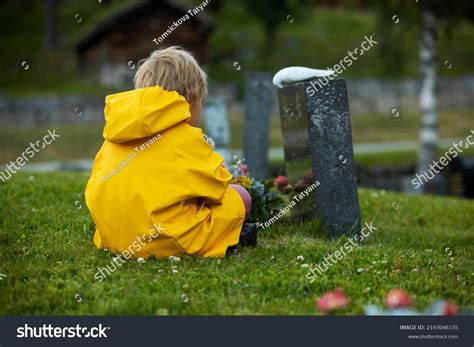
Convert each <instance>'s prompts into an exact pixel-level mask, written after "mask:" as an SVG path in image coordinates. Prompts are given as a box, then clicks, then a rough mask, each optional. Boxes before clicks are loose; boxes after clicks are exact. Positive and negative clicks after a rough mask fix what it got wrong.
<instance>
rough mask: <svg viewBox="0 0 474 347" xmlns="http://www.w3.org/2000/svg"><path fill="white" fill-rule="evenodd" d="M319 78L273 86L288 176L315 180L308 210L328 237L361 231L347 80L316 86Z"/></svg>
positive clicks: (291, 178)
mask: <svg viewBox="0 0 474 347" xmlns="http://www.w3.org/2000/svg"><path fill="white" fill-rule="evenodd" d="M318 81H319V79H317V78H316V79H313V80H312V81H306V82H299V83H298V82H297V83H291V84H286V85H282V86H281V88H279V90H278V96H279V103H280V116H281V126H282V132H283V141H284V152H285V162H286V172H287V176H288V179H289V180H290V183H292V184H295V181H298V180H301V179H302V178H303V177H305V176H307V172H308V170H309V171H310V172H312V176H313V180H314V181H315V182H319V186H318V187H317V189H316V190H315V191H314V192H312V193H311V194H312V198H313V201H314V207H313V208H314V210H313V213H314V214H315V215H316V216H318V217H321V218H322V219H323V220H324V222H325V224H326V226H327V228H328V232H329V234H330V236H339V235H341V234H354V233H360V212H359V200H358V196H357V177H356V169H355V162H354V151H353V145H352V133H351V125H350V116H349V103H348V98H347V90H346V81H345V80H344V79H334V80H329V79H326V81H327V84H326V85H325V86H324V87H322V88H316V87H315V86H316V85H317V82H318ZM321 81H322V79H321ZM321 85H322V84H321Z"/></svg>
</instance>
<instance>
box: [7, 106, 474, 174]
mask: <svg viewBox="0 0 474 347" xmlns="http://www.w3.org/2000/svg"><path fill="white" fill-rule="evenodd" d="M229 122H230V129H232V134H231V144H230V147H231V149H234V150H235V149H242V148H243V131H244V124H243V115H242V114H238V113H231V114H230V117H229ZM351 123H352V133H353V140H354V143H355V144H357V143H379V142H399V141H417V140H418V134H419V125H420V120H419V114H415V113H408V112H407V113H402V117H401V118H400V119H390V118H389V112H388V110H387V114H386V115H383V114H370V115H363V114H361V115H355V116H352V117H351ZM201 127H202V128H203V129H205V126H204V124H201ZM50 128H51V126H43V127H32V128H3V129H1V130H0V134H1V135H2V136H0V164H1V163H8V162H9V161H10V160H14V159H15V158H16V157H18V155H19V154H21V153H22V152H23V151H24V150H25V148H26V147H27V146H28V145H29V142H30V141H32V140H36V139H39V138H42V137H43V136H44V134H45V133H47V130H48V129H50ZM102 129H103V125H102V124H100V125H99V124H96V125H95V124H94V125H91V124H84V125H80V124H79V125H72V124H71V125H61V126H59V129H58V134H61V135H62V138H60V139H58V143H57V144H55V145H54V146H49V147H47V148H46V149H45V150H43V151H41V152H40V153H38V154H37V155H36V156H35V157H34V158H32V160H31V161H32V162H34V161H51V160H53V161H54V160H66V161H67V160H71V159H87V158H89V159H90V158H93V157H94V156H95V154H96V153H97V151H98V149H99V148H100V146H101V145H102V141H103V139H102ZM280 129H281V126H280V117H279V116H277V115H274V116H272V117H271V124H270V133H269V145H270V147H282V146H283V140H282V134H281V130H280ZM469 129H472V110H465V109H454V110H449V111H448V110H442V111H440V128H439V131H440V134H439V136H440V138H441V139H455V138H465V137H466V136H467V135H469V134H470V132H469ZM63 139H67V141H63ZM448 147H449V146H448ZM441 153H442V149H441V150H440V154H441ZM473 153H474V148H469V149H468V150H466V151H464V152H463V154H464V155H467V154H468V155H472V154H473ZM355 159H356V163H357V164H358V165H362V166H370V165H411V164H414V163H415V162H416V152H415V151H414V150H409V151H406V150H403V151H399V150H394V151H393V152H389V153H387V152H385V153H380V154H379V153H370V154H360V155H359V154H357V153H356V157H355ZM281 163H283V160H281V161H280V162H275V163H273V164H281Z"/></svg>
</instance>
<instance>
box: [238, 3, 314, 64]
mask: <svg viewBox="0 0 474 347" xmlns="http://www.w3.org/2000/svg"><path fill="white" fill-rule="evenodd" d="M313 3H314V1H312V0H260V1H255V0H243V4H244V5H245V7H246V8H247V11H248V13H250V15H251V16H253V17H254V18H256V19H257V20H258V21H259V22H260V23H261V24H262V26H263V28H264V30H265V34H266V43H265V52H264V55H265V56H266V57H269V56H271V54H272V53H273V52H274V46H275V40H276V32H277V29H278V27H279V26H280V25H281V24H282V23H284V22H289V21H293V20H294V18H295V17H298V19H299V20H301V19H304V18H305V17H306V14H307V13H308V12H309V9H310V8H312V7H314V5H313Z"/></svg>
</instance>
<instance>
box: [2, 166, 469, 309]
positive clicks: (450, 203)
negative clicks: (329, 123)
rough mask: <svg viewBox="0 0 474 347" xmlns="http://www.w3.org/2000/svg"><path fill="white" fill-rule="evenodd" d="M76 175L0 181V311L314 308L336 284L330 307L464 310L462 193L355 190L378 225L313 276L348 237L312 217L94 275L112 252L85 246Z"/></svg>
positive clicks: (465, 217) (86, 223)
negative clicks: (199, 251)
mask: <svg viewBox="0 0 474 347" xmlns="http://www.w3.org/2000/svg"><path fill="white" fill-rule="evenodd" d="M87 177H88V174H85V173H51V174H30V173H24V172H20V173H18V174H16V175H14V177H12V179H11V180H10V181H8V182H6V183H1V182H0V244H1V252H0V272H1V273H2V277H1V281H0V314H2V315H16V314H21V315H26V314H56V315H75V314H82V315H90V314H99V315H100V314H111V315H124V314H142V315H160V314H170V315H208V314H218V315H221V314H228V315H233V314H239V315H246V314H249V315H253V314H277V315H282V314H283V315H296V314H297V315H313V314H319V313H320V312H319V311H317V309H315V305H314V303H315V300H316V299H317V298H318V297H319V296H321V294H322V293H324V292H325V291H328V290H333V289H335V288H336V287H341V288H343V289H344V291H345V292H346V294H347V295H348V297H349V298H350V299H351V304H350V305H349V306H348V307H347V308H346V309H344V310H342V311H340V312H339V313H341V314H362V313H363V311H362V310H363V305H365V304H367V303H375V304H379V305H383V301H384V296H385V294H386V293H387V292H388V291H389V290H390V289H392V288H403V289H405V290H406V291H407V292H408V293H409V294H410V295H412V296H413V297H414V299H415V302H416V307H417V308H419V309H424V308H425V307H426V306H427V305H428V304H429V303H431V302H433V301H434V300H435V299H437V298H441V297H442V298H445V299H450V300H452V301H453V302H455V303H456V304H458V305H459V306H460V307H462V308H470V309H472V303H473V299H474V298H473V296H474V294H473V293H474V290H473V283H472V279H473V275H474V273H473V269H474V266H473V265H474V260H473V255H474V254H473V252H474V249H473V247H472V245H473V243H474V203H473V202H472V201H468V200H462V199H457V198H446V197H433V196H411V195H407V194H399V193H391V192H385V191H375V190H364V189H361V190H360V192H359V199H360V205H361V213H362V221H363V222H369V223H370V222H372V223H373V226H374V227H376V228H377V229H376V230H375V231H374V233H373V234H371V235H370V236H369V237H368V238H367V240H366V241H364V243H363V245H361V247H360V248H356V249H355V250H354V251H352V252H351V253H349V254H347V255H346V256H345V257H344V258H343V259H342V260H340V261H339V262H338V263H336V264H334V265H332V266H331V267H329V269H328V270H327V271H326V272H325V273H323V275H322V276H320V277H319V278H318V279H316V280H315V281H314V282H313V283H309V282H308V281H307V279H306V274H307V271H308V268H307V267H304V265H303V264H309V265H310V266H311V265H313V264H315V263H320V262H321V261H322V259H323V257H324V256H326V255H328V254H332V253H333V252H334V251H335V250H337V249H339V248H340V247H341V246H342V245H343V244H344V243H345V242H346V241H347V239H346V238H345V237H342V238H340V239H337V240H329V239H327V238H326V237H325V236H324V234H323V232H322V230H321V228H320V226H319V223H318V221H316V220H314V221H307V222H302V223H288V222H282V221H279V222H276V223H275V224H274V225H273V226H271V227H269V228H266V229H265V230H264V231H262V232H261V233H260V236H259V245H258V247H257V248H244V249H240V250H239V251H236V252H234V253H231V254H229V255H228V256H227V257H226V258H225V259H222V260H218V259H198V258H192V257H182V258H181V261H180V262H175V261H172V260H162V261H158V260H155V259H149V260H147V261H146V262H145V263H139V262H137V261H128V262H126V263H124V264H123V265H122V266H119V267H118V269H117V271H115V272H114V273H112V274H111V275H110V276H109V277H108V278H107V279H106V280H104V281H103V282H101V283H99V282H97V281H96V280H95V278H94V274H95V272H96V271H97V268H98V267H105V266H107V265H108V264H110V263H111V261H112V257H113V255H112V254H111V253H109V252H106V251H103V250H97V249H95V248H94V247H93V244H92V241H91V240H92V235H93V228H94V226H93V223H92V221H91V219H90V217H89V215H88V212H87V208H86V206H85V203H84V198H83V191H84V187H85V184H86V181H87ZM299 256H303V257H304V260H302V259H301V257H299ZM297 257H298V260H297ZM173 270H175V271H173Z"/></svg>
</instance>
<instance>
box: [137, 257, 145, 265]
mask: <svg viewBox="0 0 474 347" xmlns="http://www.w3.org/2000/svg"><path fill="white" fill-rule="evenodd" d="M137 261H138V262H139V263H141V264H143V263H144V262H145V259H143V258H142V257H140V258H138V259H137Z"/></svg>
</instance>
